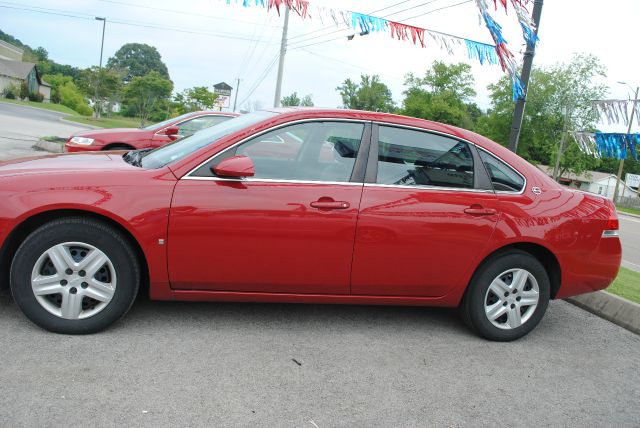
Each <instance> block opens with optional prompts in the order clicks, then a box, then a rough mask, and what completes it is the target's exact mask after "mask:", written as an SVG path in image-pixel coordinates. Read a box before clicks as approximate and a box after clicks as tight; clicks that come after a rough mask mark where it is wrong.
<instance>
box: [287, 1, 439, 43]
mask: <svg viewBox="0 0 640 428" xmlns="http://www.w3.org/2000/svg"><path fill="white" fill-rule="evenodd" d="M409 1H412V0H404V1H400V2H398V3H394V4H392V5H389V6H387V7H383V8H382V9H378V10H374V11H373V12H369V15H372V14H374V13H377V12H381V11H383V10H387V9H391V8H392V7H396V6H400V5H401V4H404V3H407V2H409ZM432 1H437V0H432ZM332 28H333V26H332V25H327V26H324V27H322V28H319V29H317V30H314V31H309V32H306V33H302V34H298V35H296V36H292V37H290V39H297V38H300V37H306V36H308V35H311V34H315V33H318V32H322V31H326V30H330V29H332ZM344 30H345V29H342V30H334V31H332V32H330V33H327V34H325V36H328V35H330V34H334V33H337V32H338V31H344ZM317 37H321V36H317ZM317 37H314V38H317ZM308 40H310V39H308ZM305 41H306V40H305ZM300 42H302V40H300ZM296 43H298V42H296Z"/></svg>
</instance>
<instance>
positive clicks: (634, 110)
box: [613, 86, 640, 204]
mask: <svg viewBox="0 0 640 428" xmlns="http://www.w3.org/2000/svg"><path fill="white" fill-rule="evenodd" d="M638 91H640V86H639V87H637V88H636V95H635V97H634V98H633V105H632V106H631V117H630V118H629V127H628V128H627V135H629V134H631V125H633V116H635V114H636V104H638ZM625 150H626V148H625ZM623 169H624V159H620V166H619V167H618V175H617V179H616V189H615V190H614V191H613V203H614V204H615V203H616V202H617V201H618V190H619V189H620V182H621V181H622V170H623ZM622 194H624V191H623V192H622Z"/></svg>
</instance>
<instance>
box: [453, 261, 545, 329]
mask: <svg viewBox="0 0 640 428" xmlns="http://www.w3.org/2000/svg"><path fill="white" fill-rule="evenodd" d="M549 294H550V283H549V276H548V275H547V272H546V270H545V268H544V266H543V265H542V264H541V263H540V262H539V261H538V260H537V259H536V258H534V257H533V256H531V255H530V254H528V253H526V252H523V251H518V250H512V251H509V252H505V253H502V254H498V255H496V256H494V257H492V258H491V259H489V260H487V261H486V262H485V263H484V264H483V265H482V266H481V267H480V268H479V269H478V271H477V272H476V273H475V275H474V277H473V279H472V280H471V283H470V284H469V288H468V289H467V292H466V294H465V297H464V299H463V301H462V304H461V308H460V309H461V312H462V317H463V319H464V321H465V322H466V323H467V325H469V326H470V327H471V328H472V329H473V330H475V331H476V332H477V333H478V334H480V335H481V336H483V337H485V338H487V339H490V340H496V341H510V340H515V339H519V338H520V337H522V336H524V335H526V334H528V333H529V332H530V331H531V330H533V329H534V328H535V327H536V325H538V323H539V322H540V320H541V319H542V317H543V315H544V313H545V311H546V309H547V305H548V304H549Z"/></svg>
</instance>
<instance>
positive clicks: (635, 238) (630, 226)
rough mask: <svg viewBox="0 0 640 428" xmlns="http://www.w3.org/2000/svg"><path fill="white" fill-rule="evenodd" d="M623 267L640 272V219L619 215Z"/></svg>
mask: <svg viewBox="0 0 640 428" xmlns="http://www.w3.org/2000/svg"><path fill="white" fill-rule="evenodd" d="M618 214H619V215H618V218H619V220H620V241H621V242H622V266H624V267H626V268H629V269H633V270H635V271H638V272H640V218H638V217H632V216H630V215H625V214H622V213H618Z"/></svg>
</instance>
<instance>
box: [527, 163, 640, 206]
mask: <svg viewBox="0 0 640 428" xmlns="http://www.w3.org/2000/svg"><path fill="white" fill-rule="evenodd" d="M538 168H539V169H540V170H541V171H542V172H544V173H545V174H547V175H548V176H549V177H553V167H550V166H546V165H538ZM559 182H560V184H564V185H565V186H569V187H574V188H576V189H580V190H584V191H585V192H591V193H597V194H598V195H603V196H606V197H607V198H609V199H611V200H613V193H614V192H615V190H616V176H615V175H614V174H609V173H607V172H598V171H585V172H583V173H582V174H579V175H576V174H573V173H564V174H563V175H562V177H560V180H559ZM618 194H619V195H620V197H629V198H637V197H638V196H639V194H638V189H637V188H636V189H633V188H631V187H629V186H627V185H626V183H625V182H624V181H621V182H620V188H619V189H618Z"/></svg>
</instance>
